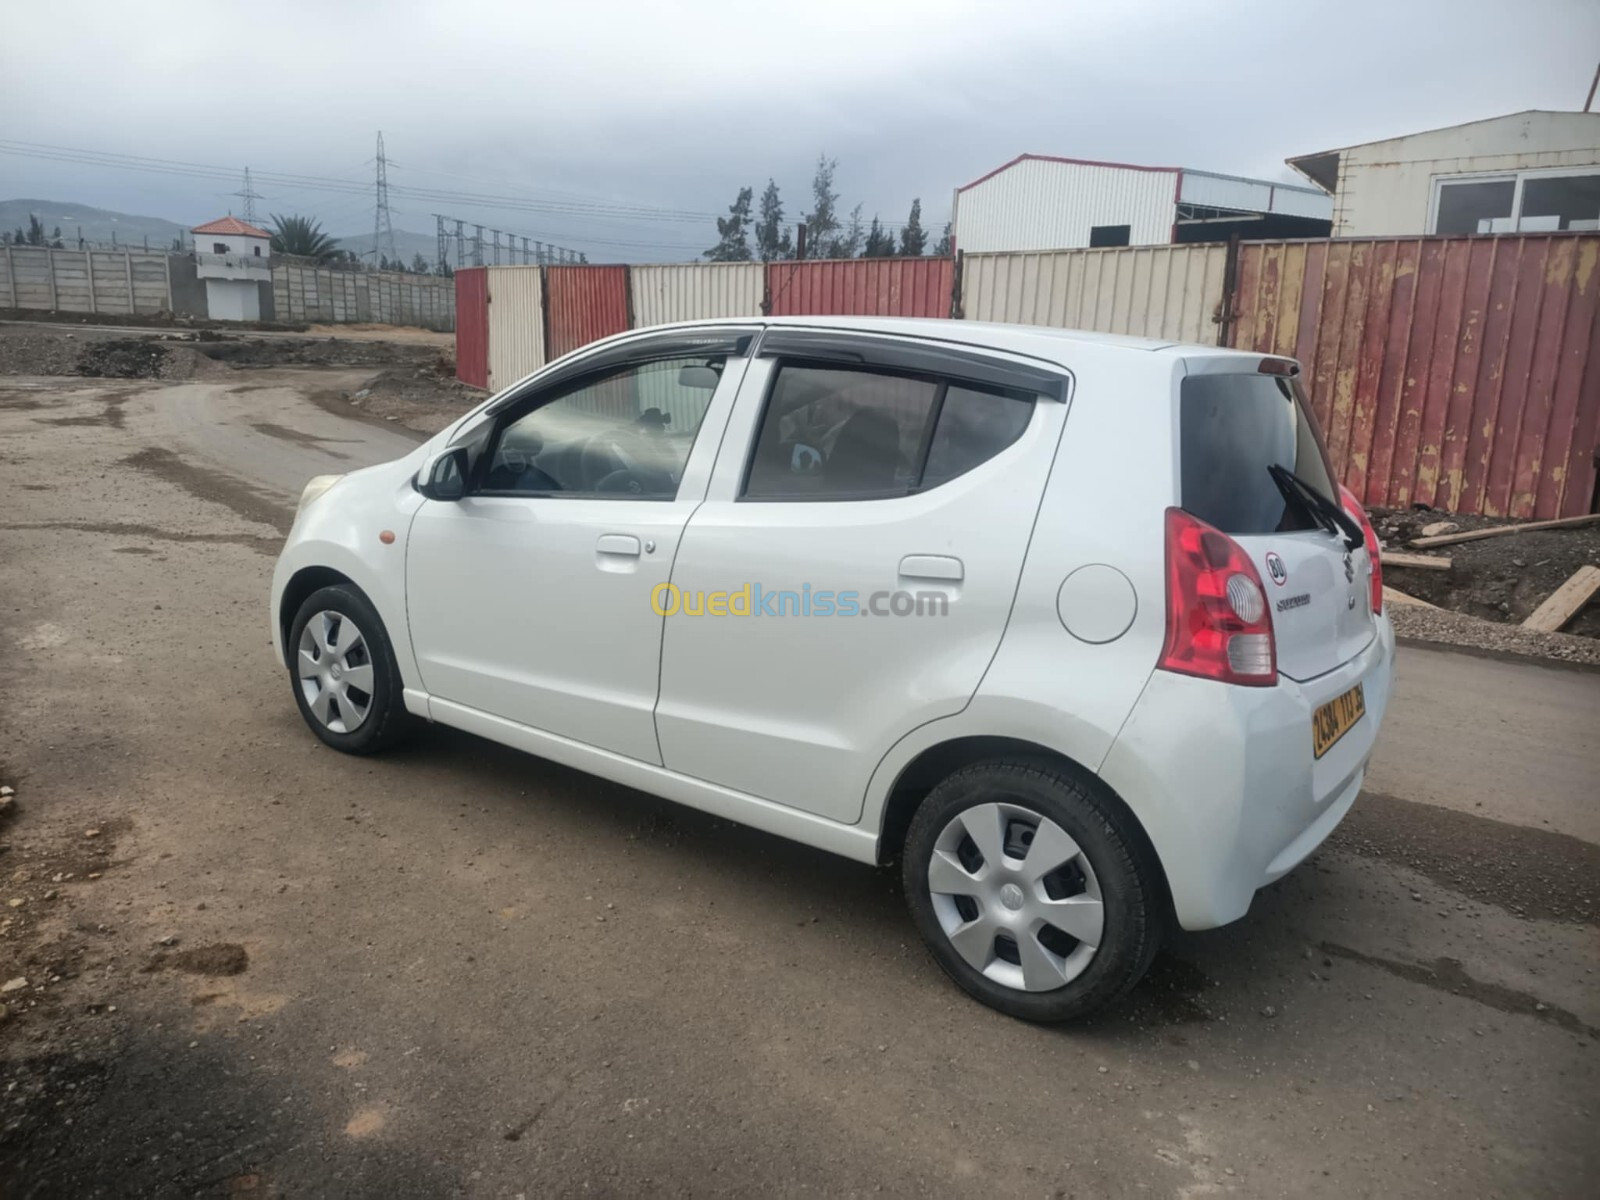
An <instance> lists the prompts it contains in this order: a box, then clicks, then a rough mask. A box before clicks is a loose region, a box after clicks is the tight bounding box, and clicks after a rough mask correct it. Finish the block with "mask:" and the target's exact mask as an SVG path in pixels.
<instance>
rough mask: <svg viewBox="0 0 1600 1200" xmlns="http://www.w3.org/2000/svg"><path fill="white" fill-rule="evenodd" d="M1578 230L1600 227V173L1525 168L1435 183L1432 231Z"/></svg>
mask: <svg viewBox="0 0 1600 1200" xmlns="http://www.w3.org/2000/svg"><path fill="white" fill-rule="evenodd" d="M1579 229H1600V172H1571V171H1559V172H1549V171H1523V172H1520V173H1512V174H1505V175H1497V176H1493V177H1490V178H1475V179H1472V178H1469V179H1441V180H1439V182H1438V184H1437V198H1436V200H1435V204H1434V218H1433V232H1434V233H1444V234H1452V233H1453V234H1461V233H1546V232H1556V231H1559V230H1579Z"/></svg>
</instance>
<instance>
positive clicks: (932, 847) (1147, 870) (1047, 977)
mask: <svg viewBox="0 0 1600 1200" xmlns="http://www.w3.org/2000/svg"><path fill="white" fill-rule="evenodd" d="M1144 845H1145V843H1144V842H1143V839H1142V838H1140V837H1139V836H1138V833H1137V831H1136V830H1135V829H1134V828H1133V827H1132V820H1131V818H1129V817H1128V815H1127V814H1126V812H1125V811H1124V810H1123V809H1122V807H1121V805H1120V804H1118V803H1117V802H1116V801H1115V800H1114V799H1113V798H1112V797H1110V796H1109V795H1107V794H1106V793H1105V792H1104V791H1103V790H1102V789H1101V787H1100V785H1098V784H1097V783H1095V782H1094V781H1093V780H1092V779H1089V778H1087V777H1080V776H1078V775H1077V774H1076V773H1073V772H1071V771H1069V770H1066V769H1064V768H1062V767H1060V766H1058V765H1056V764H1053V763H1049V762H1043V761H1027V760H1006V759H1002V760H996V761H991V762H983V763H977V764H974V765H972V766H968V767H964V768H963V769H961V770H959V771H956V772H955V773H954V774H952V775H950V776H949V777H948V778H946V779H945V780H944V781H943V782H942V783H940V784H939V785H938V786H937V787H935V788H934V789H933V791H931V792H930V793H929V794H928V796H927V798H926V799H924V800H923V802H922V804H921V806H920V807H919V808H918V809H917V813H916V815H915V817H913V818H912V822H911V828H910V830H909V831H908V832H907V834H906V844H905V851H904V854H903V856H902V871H903V875H904V881H905V892H906V900H907V903H908V904H909V905H910V908H911V915H912V918H913V919H914V920H915V921H916V923H917V928H918V929H919V930H920V932H921V933H922V936H923V940H924V941H926V942H927V944H928V948H929V950H930V951H931V952H932V953H933V957H934V958H935V960H937V962H938V963H939V965H940V966H941V967H943V968H944V970H945V971H946V972H947V973H948V974H949V975H950V977H951V978H952V979H954V980H955V981H956V982H957V983H958V984H960V985H961V987H962V988H964V989H965V990H966V991H967V992H969V993H970V994H971V995H973V996H975V997H976V998H977V999H979V1000H982V1001H983V1002H984V1003H985V1004H988V1005H989V1006H991V1007H993V1008H997V1009H999V1010H1000V1011H1001V1012H1004V1013H1008V1014H1010V1015H1011V1016H1014V1017H1021V1018H1024V1019H1026V1020H1030V1021H1066V1020H1070V1019H1072V1018H1074V1017H1080V1016H1083V1015H1085V1014H1087V1013H1089V1012H1092V1011H1093V1010H1095V1009H1096V1008H1099V1007H1101V1006H1102V1005H1104V1004H1106V1003H1108V1002H1109V1001H1111V1000H1114V999H1115V998H1116V997H1118V996H1120V995H1121V994H1122V993H1124V992H1126V991H1127V990H1128V989H1129V988H1131V987H1132V986H1133V985H1134V984H1135V983H1136V982H1138V980H1139V978H1140V977H1141V976H1142V975H1143V974H1144V973H1145V971H1146V970H1147V969H1148V968H1149V966H1150V960H1151V959H1152V958H1153V957H1154V956H1155V952H1156V949H1157V947H1158V945H1159V943H1160V938H1161V932H1162V926H1163V920H1164V918H1163V914H1164V912H1165V905H1164V902H1163V898H1162V893H1161V888H1160V875H1159V868H1158V867H1157V866H1156V864H1154V863H1153V862H1152V861H1150V856H1149V852H1148V851H1147V850H1145V849H1144Z"/></svg>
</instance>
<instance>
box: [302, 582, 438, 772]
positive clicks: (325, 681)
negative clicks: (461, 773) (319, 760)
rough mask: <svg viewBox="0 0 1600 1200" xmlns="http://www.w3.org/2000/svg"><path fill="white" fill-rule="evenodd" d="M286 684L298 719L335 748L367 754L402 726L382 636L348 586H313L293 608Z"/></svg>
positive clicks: (406, 724) (396, 677)
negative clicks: (291, 695)
mask: <svg viewBox="0 0 1600 1200" xmlns="http://www.w3.org/2000/svg"><path fill="white" fill-rule="evenodd" d="M289 682H290V684H291V685H292V686H293V688H294V698H295V703H296V704H297V705H298V706H299V708H300V715H301V716H302V717H304V718H305V721H306V724H307V725H309V726H311V731H312V732H313V733H315V734H316V735H317V736H318V737H319V738H321V739H322V740H323V741H324V742H326V743H328V745H330V746H332V747H333V748H334V749H335V750H343V751H344V752H345V753H346V754H372V753H375V752H376V751H378V750H382V749H385V748H387V747H389V746H392V745H394V744H395V743H396V742H397V741H399V740H400V739H401V738H402V737H404V736H405V734H406V733H408V732H409V731H410V728H411V725H412V721H411V718H410V716H409V714H408V713H407V712H406V709H405V702H404V700H403V698H402V696H401V690H402V684H401V682H400V669H399V667H398V666H397V665H396V664H395V660H394V649H393V647H392V646H391V645H390V643H389V634H388V632H387V631H386V630H385V629H384V627H383V622H382V621H381V620H380V619H379V618H378V611H377V609H375V608H373V607H372V601H370V600H368V599H367V597H366V595H365V594H364V593H363V592H362V591H361V590H360V589H359V588H357V587H354V586H352V585H350V584H338V585H336V586H333V587H325V588H319V589H318V590H317V591H315V592H313V593H312V594H311V595H310V596H308V597H306V600H305V602H304V603H303V604H301V605H300V609H299V611H298V612H296V613H295V617H294V620H293V621H292V622H291V623H290V625H289Z"/></svg>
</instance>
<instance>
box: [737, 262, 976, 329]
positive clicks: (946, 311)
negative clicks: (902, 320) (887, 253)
mask: <svg viewBox="0 0 1600 1200" xmlns="http://www.w3.org/2000/svg"><path fill="white" fill-rule="evenodd" d="M954 284H955V260H954V259H952V258H852V259H839V260H837V261H819V262H773V263H768V264H767V295H768V296H769V297H770V299H771V304H772V310H771V311H772V315H773V316H775V317H801V316H830V317H948V316H949V315H950V291H951V288H952V287H953V286H954Z"/></svg>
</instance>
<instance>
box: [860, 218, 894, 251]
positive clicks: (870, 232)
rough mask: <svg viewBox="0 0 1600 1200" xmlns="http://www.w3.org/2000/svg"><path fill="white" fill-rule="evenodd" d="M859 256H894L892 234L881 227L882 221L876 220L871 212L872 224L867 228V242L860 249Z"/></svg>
mask: <svg viewBox="0 0 1600 1200" xmlns="http://www.w3.org/2000/svg"><path fill="white" fill-rule="evenodd" d="M861 257H862V258H893V257H894V234H892V233H890V232H889V231H888V230H887V229H885V228H884V227H883V222H882V221H880V220H878V217H877V214H876V213H874V214H873V217H872V225H871V226H870V227H869V228H868V229H867V244H866V245H865V246H863V247H862V249H861Z"/></svg>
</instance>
